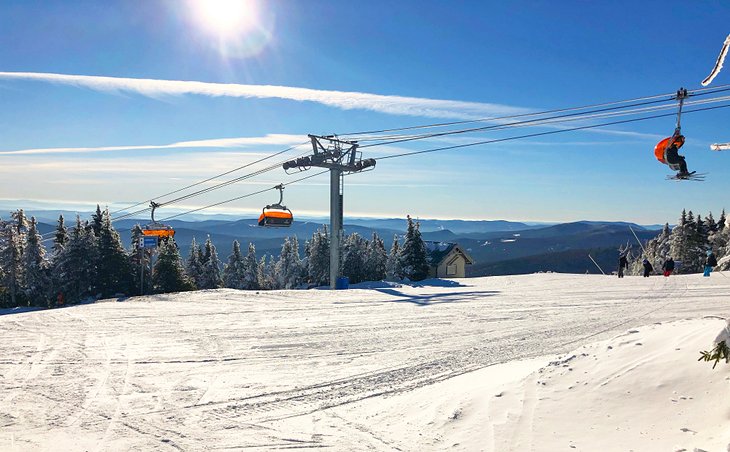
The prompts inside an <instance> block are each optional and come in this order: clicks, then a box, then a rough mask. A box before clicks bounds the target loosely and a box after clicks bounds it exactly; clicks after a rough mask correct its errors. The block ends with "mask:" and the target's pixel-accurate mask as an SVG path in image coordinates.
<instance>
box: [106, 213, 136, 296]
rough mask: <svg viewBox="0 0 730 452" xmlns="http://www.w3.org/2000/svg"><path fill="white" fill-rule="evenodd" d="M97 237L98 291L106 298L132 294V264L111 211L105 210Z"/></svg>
mask: <svg viewBox="0 0 730 452" xmlns="http://www.w3.org/2000/svg"><path fill="white" fill-rule="evenodd" d="M97 237H98V239H97V249H98V256H99V258H98V264H97V290H98V291H99V292H100V293H101V294H102V296H105V297H108V296H112V295H114V294H116V293H120V292H121V293H130V291H131V285H132V280H133V279H134V278H133V276H132V271H133V270H132V264H131V261H130V259H129V256H128V255H127V252H126V251H125V250H124V246H123V245H122V239H121V237H120V236H119V233H118V232H117V231H116V230H115V229H114V226H112V220H111V216H110V215H109V209H104V211H103V212H102V214H101V229H99V235H98V236H97Z"/></svg>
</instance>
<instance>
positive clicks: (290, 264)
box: [275, 236, 304, 289]
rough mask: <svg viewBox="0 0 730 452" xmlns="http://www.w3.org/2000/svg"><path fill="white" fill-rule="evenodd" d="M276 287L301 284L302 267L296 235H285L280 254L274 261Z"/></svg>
mask: <svg viewBox="0 0 730 452" xmlns="http://www.w3.org/2000/svg"><path fill="white" fill-rule="evenodd" d="M275 275H276V279H277V287H279V288H282V289H294V288H296V287H297V286H299V285H300V284H302V281H303V279H304V278H303V277H304V268H303V265H302V262H301V259H300V258H299V241H298V240H297V238H296V236H294V237H287V238H286V239H285V240H284V244H283V245H282V246H281V254H280V255H279V260H278V261H277V262H276V273H275Z"/></svg>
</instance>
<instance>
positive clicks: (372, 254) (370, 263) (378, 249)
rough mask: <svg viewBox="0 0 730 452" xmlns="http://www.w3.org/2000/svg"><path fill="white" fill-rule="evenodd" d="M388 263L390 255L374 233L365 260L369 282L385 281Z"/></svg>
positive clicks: (381, 240)
mask: <svg viewBox="0 0 730 452" xmlns="http://www.w3.org/2000/svg"><path fill="white" fill-rule="evenodd" d="M387 261H388V253H387V251H385V243H383V239H381V238H380V237H378V234H376V233H375V232H373V237H372V239H371V240H370V242H368V249H367V257H366V258H365V269H366V274H367V276H366V279H367V280H368V281H381V280H383V279H385V267H386V263H387Z"/></svg>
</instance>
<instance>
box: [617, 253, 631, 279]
mask: <svg viewBox="0 0 730 452" xmlns="http://www.w3.org/2000/svg"><path fill="white" fill-rule="evenodd" d="M628 266H629V260H628V259H627V258H626V252H623V253H621V254H620V255H619V258H618V277H619V278H623V277H624V269H625V268H628Z"/></svg>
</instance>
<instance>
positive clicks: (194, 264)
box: [185, 237, 203, 289]
mask: <svg viewBox="0 0 730 452" xmlns="http://www.w3.org/2000/svg"><path fill="white" fill-rule="evenodd" d="M202 255H203V252H202V250H201V248H200V245H198V244H197V242H196V241H195V237H193V241H192V242H191V243H190V254H189V255H188V261H187V265H186V269H185V272H186V273H187V275H188V277H189V278H190V280H191V281H192V282H193V284H194V285H195V287H197V288H198V289H200V288H202V284H203V263H202V262H201V259H202Z"/></svg>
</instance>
